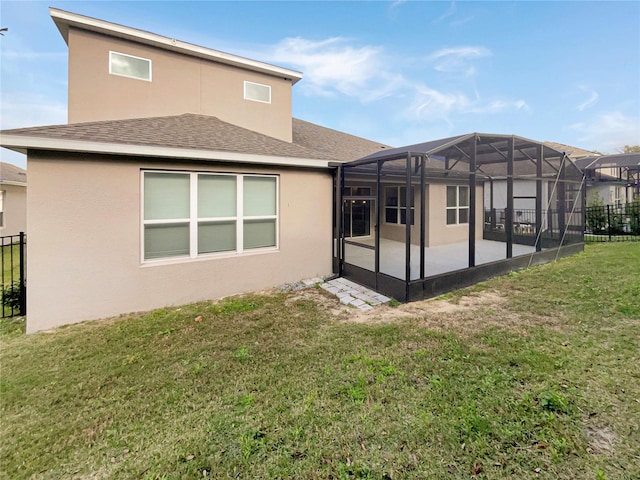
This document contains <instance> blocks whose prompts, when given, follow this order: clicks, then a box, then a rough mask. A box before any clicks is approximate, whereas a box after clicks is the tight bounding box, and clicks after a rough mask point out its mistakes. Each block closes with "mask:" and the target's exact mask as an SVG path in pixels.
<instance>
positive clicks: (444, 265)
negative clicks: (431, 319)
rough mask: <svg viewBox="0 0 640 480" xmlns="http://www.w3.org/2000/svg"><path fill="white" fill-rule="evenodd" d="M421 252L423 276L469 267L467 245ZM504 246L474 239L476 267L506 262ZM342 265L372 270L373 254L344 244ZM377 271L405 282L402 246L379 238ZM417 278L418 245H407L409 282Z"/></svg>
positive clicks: (521, 248) (524, 249)
mask: <svg viewBox="0 0 640 480" xmlns="http://www.w3.org/2000/svg"><path fill="white" fill-rule="evenodd" d="M355 240H356V241H357V242H358V243H362V244H364V245H371V246H372V245H373V244H374V239H373V238H366V239H361V238H358V239H355ZM424 251H425V276H426V277H430V276H433V275H439V274H441V273H446V272H452V271H454V270H461V269H463V268H467V267H468V266H469V244H468V243H467V242H466V241H465V242H460V243H451V244H448V245H441V246H439V247H427V248H425V249H424ZM534 252H535V247H530V246H527V245H518V244H513V256H514V257H517V256H520V255H528V254H531V253H534ZM506 255H507V244H506V243H503V242H495V241H491V240H476V265H481V264H483V263H490V262H495V261H497V260H504V259H506ZM345 262H346V263H349V264H351V265H355V266H357V267H361V268H365V269H367V270H370V271H372V272H373V271H375V268H374V267H375V252H374V250H370V249H367V248H363V247H358V246H356V245H351V244H346V245H345ZM380 272H381V273H385V274H387V275H391V276H392V277H395V278H399V279H401V280H404V279H405V244H404V243H403V242H395V241H393V240H387V239H384V238H381V239H380ZM418 278H420V246H419V245H411V280H416V279H418Z"/></svg>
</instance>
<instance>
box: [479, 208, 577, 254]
mask: <svg viewBox="0 0 640 480" xmlns="http://www.w3.org/2000/svg"><path fill="white" fill-rule="evenodd" d="M507 217H508V214H507V209H505V208H493V209H485V210H484V239H485V240H495V241H501V242H504V241H505V239H506V233H507V232H506V229H507V225H509V222H508V221H507V220H508V218H507ZM582 222H583V217H582V211H581V210H580V209H574V210H573V211H570V212H565V214H564V215H560V212H559V211H558V210H542V212H541V214H540V232H539V234H538V231H537V229H536V211H535V209H526V208H519V209H514V210H513V218H512V221H511V222H510V224H511V228H512V232H511V237H512V241H513V243H517V244H521V245H535V243H536V239H537V237H538V236H539V237H540V238H539V241H540V243H541V245H542V247H543V248H554V247H557V246H559V245H560V243H562V245H569V244H573V243H581V242H582V241H583V240H582V232H583V230H584V227H583V225H582Z"/></svg>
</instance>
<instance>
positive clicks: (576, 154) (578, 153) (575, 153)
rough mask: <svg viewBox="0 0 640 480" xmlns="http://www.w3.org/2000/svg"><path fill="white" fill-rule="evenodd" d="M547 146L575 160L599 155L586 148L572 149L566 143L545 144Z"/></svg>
mask: <svg viewBox="0 0 640 480" xmlns="http://www.w3.org/2000/svg"><path fill="white" fill-rule="evenodd" d="M544 144H545V145H548V146H549V147H551V148H553V149H554V150H558V151H560V152H564V153H566V154H567V155H569V156H570V157H571V158H572V159H573V160H576V159H578V158H582V157H592V156H595V155H598V153H597V152H594V151H591V150H585V149H584V148H578V147H572V146H571V145H565V144H564V143H557V142H544Z"/></svg>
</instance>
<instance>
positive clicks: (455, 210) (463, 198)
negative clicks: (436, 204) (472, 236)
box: [447, 185, 469, 225]
mask: <svg viewBox="0 0 640 480" xmlns="http://www.w3.org/2000/svg"><path fill="white" fill-rule="evenodd" d="M460 223H469V187H467V186H461V185H460V186H451V185H449V186H447V225H457V224H460Z"/></svg>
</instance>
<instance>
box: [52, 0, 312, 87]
mask: <svg viewBox="0 0 640 480" xmlns="http://www.w3.org/2000/svg"><path fill="white" fill-rule="evenodd" d="M49 14H50V15H51V18H52V19H53V21H54V23H55V24H56V27H58V30H59V31H60V34H61V35H62V38H63V39H64V41H65V43H66V44H67V45H68V44H69V27H75V28H80V29H83V30H89V31H92V32H97V33H102V34H106V35H111V36H114V37H118V38H123V39H125V40H131V41H135V42H138V43H143V44H145V45H150V46H154V47H158V48H162V49H164V50H171V51H174V52H178V53H182V54H187V55H192V56H195V57H199V58H204V59H207V60H212V61H215V62H219V63H224V64H226V65H232V66H235V67H240V68H244V69H247V70H252V71H255V72H260V73H264V74H267V75H271V76H276V77H281V78H284V79H288V80H291V84H292V85H294V84H296V83H297V82H298V81H299V80H301V79H302V73H301V72H297V71H295V70H290V69H288V68H283V67H278V66H276V65H270V64H268V63H263V62H258V61H257V60H251V59H249V58H244V57H240V56H238V55H232V54H230V53H225V52H220V51H218V50H213V49H210V48H205V47H200V46H198V45H193V44H191V43H187V42H182V41H180V40H176V39H174V38H169V37H163V36H162V35H157V34H155V33H151V32H146V31H144V30H138V29H136V28H131V27H126V26H124V25H118V24H116V23H111V22H107V21H104V20H99V19H97V18H91V17H86V16H84V15H78V14H76V13H71V12H66V11H64V10H59V9H57V8H53V7H50V8H49Z"/></svg>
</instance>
